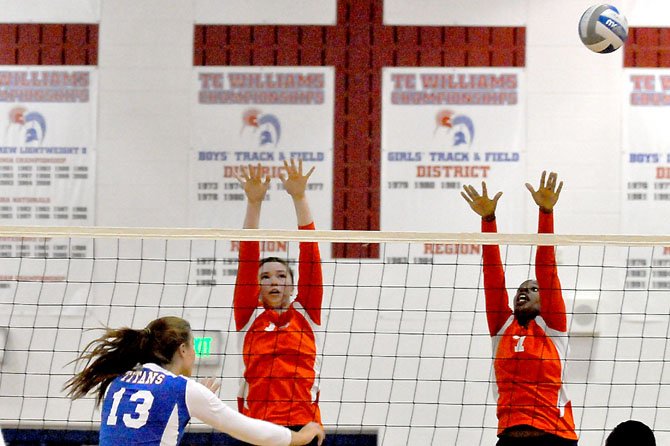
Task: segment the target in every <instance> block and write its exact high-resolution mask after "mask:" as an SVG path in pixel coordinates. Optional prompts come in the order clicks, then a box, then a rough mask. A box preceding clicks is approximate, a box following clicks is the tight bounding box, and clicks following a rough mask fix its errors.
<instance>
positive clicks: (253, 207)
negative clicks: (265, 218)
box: [242, 201, 263, 229]
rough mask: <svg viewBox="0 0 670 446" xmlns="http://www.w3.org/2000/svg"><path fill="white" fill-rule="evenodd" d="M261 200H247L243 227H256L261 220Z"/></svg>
mask: <svg viewBox="0 0 670 446" xmlns="http://www.w3.org/2000/svg"><path fill="white" fill-rule="evenodd" d="M262 204H263V202H262V201H248V202H247V212H246V214H245V215H244V225H243V226H242V227H243V228H244V229H258V226H259V225H260V220H261V205H262Z"/></svg>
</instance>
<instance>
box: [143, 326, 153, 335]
mask: <svg viewBox="0 0 670 446" xmlns="http://www.w3.org/2000/svg"><path fill="white" fill-rule="evenodd" d="M142 331H143V332H144V334H145V335H147V336H151V328H149V327H147V328H145V329H144V330H142Z"/></svg>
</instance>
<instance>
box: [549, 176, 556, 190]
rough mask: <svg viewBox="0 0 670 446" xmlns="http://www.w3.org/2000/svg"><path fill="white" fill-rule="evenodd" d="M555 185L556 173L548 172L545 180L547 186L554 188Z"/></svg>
mask: <svg viewBox="0 0 670 446" xmlns="http://www.w3.org/2000/svg"><path fill="white" fill-rule="evenodd" d="M555 187H556V173H555V172H551V173H550V174H549V179H548V180H547V188H548V189H551V190H554V188H555Z"/></svg>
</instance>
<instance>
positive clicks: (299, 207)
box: [279, 159, 323, 325]
mask: <svg viewBox="0 0 670 446" xmlns="http://www.w3.org/2000/svg"><path fill="white" fill-rule="evenodd" d="M284 168H285V169H286V175H282V176H280V177H279V179H280V180H281V181H282V183H283V184H284V188H285V189H286V192H287V193H288V194H289V195H290V196H291V198H292V199H293V205H294V207H295V214H296V217H297V219H298V228H300V229H308V230H309V229H314V220H313V218H312V212H311V211H310V208H309V203H308V202H307V195H306V194H305V190H306V189H307V181H308V180H309V177H310V176H311V175H312V172H314V167H312V168H311V169H310V170H309V171H308V172H307V173H306V174H304V175H303V173H302V172H303V170H302V159H300V160H298V165H297V166H296V163H295V161H294V160H293V159H291V164H289V163H288V162H287V161H284ZM298 268H299V274H298V276H299V277H298V295H297V297H296V301H298V303H300V305H302V306H303V308H304V309H305V311H306V312H307V314H308V315H309V317H310V318H311V319H312V321H314V323H316V324H317V325H319V324H321V302H322V300H323V276H322V272H321V255H320V253H319V244H318V243H316V242H301V243H300V260H299V262H298Z"/></svg>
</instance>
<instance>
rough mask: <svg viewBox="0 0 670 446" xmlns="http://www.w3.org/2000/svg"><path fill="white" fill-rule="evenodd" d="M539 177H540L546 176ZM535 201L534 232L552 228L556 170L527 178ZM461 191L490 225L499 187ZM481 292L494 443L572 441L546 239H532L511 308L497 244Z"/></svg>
mask: <svg viewBox="0 0 670 446" xmlns="http://www.w3.org/2000/svg"><path fill="white" fill-rule="evenodd" d="M545 179H546V183H545ZM526 187H527V188H528V190H529V191H530V193H531V195H532V197H533V200H535V203H536V204H537V205H538V206H539V208H540V209H539V211H540V216H539V223H538V232H539V233H553V232H554V218H553V210H554V206H555V205H556V202H557V201H558V197H559V195H560V193H561V188H562V187H563V182H560V183H559V184H557V175H556V173H553V172H552V173H550V174H549V177H548V178H547V177H546V172H542V177H541V178H540V187H539V188H538V190H535V189H534V188H533V186H531V185H530V184H528V183H526ZM463 189H464V191H463V192H461V195H463V198H465V200H466V201H467V202H468V204H469V205H470V207H471V208H472V210H473V211H475V212H476V213H477V214H479V215H480V216H481V217H482V231H483V232H496V230H497V227H496V217H495V210H496V206H497V204H498V200H499V199H500V197H501V195H502V192H498V193H497V194H496V195H495V196H494V197H493V198H489V197H488V193H487V190H486V183H484V182H482V193H481V195H480V194H479V193H478V192H477V190H476V189H475V188H474V187H472V186H467V185H466V186H464V187H463ZM483 270H484V293H485V295H486V316H487V321H488V326H489V333H490V334H491V337H492V341H493V356H494V363H493V368H494V374H495V382H494V383H493V385H494V391H495V392H494V394H495V395H496V396H497V403H498V406H497V416H498V438H499V440H498V443H497V445H498V446H522V445H523V446H540V445H541V446H574V445H576V444H577V435H576V434H575V423H574V420H573V416H572V403H571V402H570V401H569V400H568V398H567V396H566V394H565V388H564V386H563V371H564V370H565V358H566V354H567V341H568V339H567V319H566V314H565V303H564V302H563V296H562V292H561V284H560V281H559V280H558V272H557V268H556V259H555V253H554V247H553V246H538V247H537V256H536V259H535V274H536V279H535V280H532V279H531V280H526V281H525V282H523V283H522V284H521V285H520V286H519V288H518V289H517V292H516V295H515V296H514V301H513V309H512V308H510V305H509V297H508V294H507V290H506V288H505V275H504V271H503V265H502V261H501V258H500V248H499V247H498V246H497V245H495V246H494V245H486V246H484V251H483Z"/></svg>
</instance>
